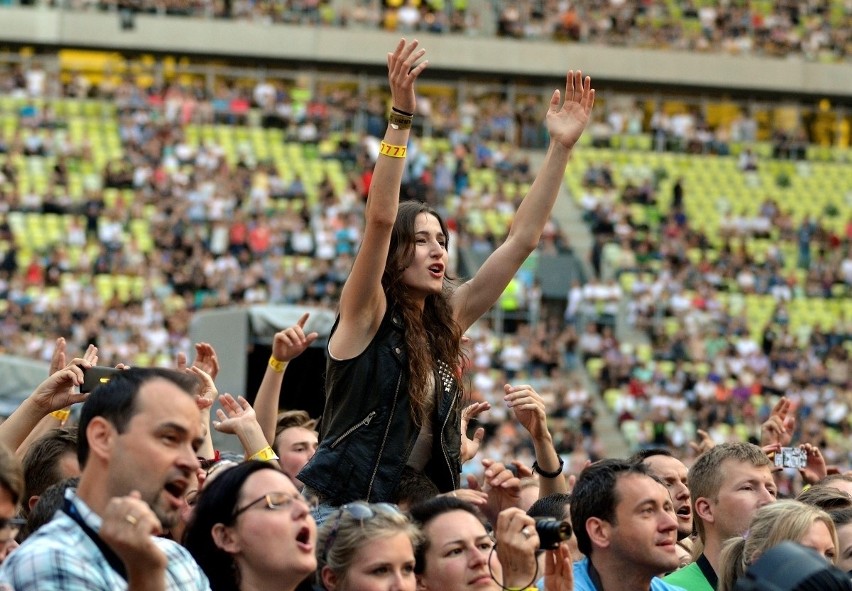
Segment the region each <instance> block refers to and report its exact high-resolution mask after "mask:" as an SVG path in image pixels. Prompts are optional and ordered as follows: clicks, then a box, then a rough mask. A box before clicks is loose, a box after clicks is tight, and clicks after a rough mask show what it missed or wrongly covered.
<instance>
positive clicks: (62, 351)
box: [47, 337, 98, 375]
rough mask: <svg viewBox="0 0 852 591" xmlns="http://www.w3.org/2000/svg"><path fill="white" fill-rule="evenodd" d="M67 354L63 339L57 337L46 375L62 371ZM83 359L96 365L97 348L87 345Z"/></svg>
mask: <svg viewBox="0 0 852 591" xmlns="http://www.w3.org/2000/svg"><path fill="white" fill-rule="evenodd" d="M67 353H68V344H67V343H66V342H65V338H64V337H59V338H58V339H56V347H54V349H53V355H51V357H50V368H49V369H48V374H47V375H53V374H55V373H56V372H57V371H60V370H62V369H63V368H64V367H65V366H66V365H67V363H66V362H65V359H66V356H67ZM83 359H85V360H86V361H88V362H89V363H91V364H92V365H97V364H98V348H97V347H95V346H94V345H89V346H88V347H86V352H85V353H83Z"/></svg>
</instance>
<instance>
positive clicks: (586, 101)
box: [545, 70, 595, 149]
mask: <svg viewBox="0 0 852 591" xmlns="http://www.w3.org/2000/svg"><path fill="white" fill-rule="evenodd" d="M561 98H562V97H561V95H560V93H559V90H554V91H553V95H552V96H551V97H550V107H549V108H548V110H547V118H546V119H545V123H546V124H547V131H548V133H550V138H551V140H553V141H555V142H558V143H559V144H561V145H562V146H564V147H566V148H568V149H571V148H573V147H574V144H576V143H577V140H578V139H580V136H581V135H582V134H583V130H584V129H586V125H588V123H589V116H590V115H591V113H592V107H594V105H595V89H594V88H592V79H591V78H589V77H588V76H586V77H585V79H584V78H583V73H582V72H581V71H580V70H577V71H576V72H575V71H574V70H568V76H567V79H566V83H565V97H564V102H563V103H562V106H561V107H560V106H559V102H560V99H561Z"/></svg>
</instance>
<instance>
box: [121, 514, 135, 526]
mask: <svg viewBox="0 0 852 591" xmlns="http://www.w3.org/2000/svg"><path fill="white" fill-rule="evenodd" d="M124 520H125V521H126V522H127V523H129V524H130V525H136V524H137V523H139V519H138V518H137V517H136V516H135V515H133V514H131V513H128V514H127V515H125V516H124Z"/></svg>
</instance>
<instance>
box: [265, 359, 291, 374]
mask: <svg viewBox="0 0 852 591" xmlns="http://www.w3.org/2000/svg"><path fill="white" fill-rule="evenodd" d="M269 367H271V368H272V371H274V372H275V373H281V372H282V371H284V368H285V367H287V362H286V361H278V360H277V359H275V357H273V356H272V355H270V356H269Z"/></svg>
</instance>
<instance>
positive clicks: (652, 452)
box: [628, 447, 675, 463]
mask: <svg viewBox="0 0 852 591" xmlns="http://www.w3.org/2000/svg"><path fill="white" fill-rule="evenodd" d="M654 456H665V457H667V458H674V457H675V455H674V454H673V453H672V452H670V451H669V450H667V449H666V448H664V447H652V448H649V449H640V450H639V451H637V452H636V453H635V454H633V455H632V456H630V457H629V458H628V461H630V462H636V463H640V462H644V461H645V460H647V459H648V458H653V457H654Z"/></svg>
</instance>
